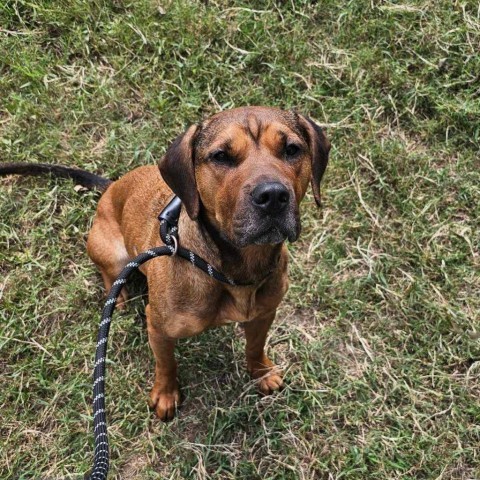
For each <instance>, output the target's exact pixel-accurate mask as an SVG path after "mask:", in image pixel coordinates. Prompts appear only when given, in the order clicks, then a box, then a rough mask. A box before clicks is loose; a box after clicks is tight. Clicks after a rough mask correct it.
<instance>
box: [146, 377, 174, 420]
mask: <svg viewBox="0 0 480 480" xmlns="http://www.w3.org/2000/svg"><path fill="white" fill-rule="evenodd" d="M148 404H149V406H150V408H151V409H153V410H155V414H156V415H157V417H158V418H159V419H160V420H162V421H163V422H168V421H169V420H172V419H173V417H175V412H176V410H177V407H178V406H179V405H180V391H179V390H178V386H175V387H173V388H171V389H165V388H160V387H157V386H156V385H154V387H153V388H152V390H151V392H150V399H149V402H148Z"/></svg>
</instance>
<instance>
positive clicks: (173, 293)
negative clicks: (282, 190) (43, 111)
mask: <svg viewBox="0 0 480 480" xmlns="http://www.w3.org/2000/svg"><path fill="white" fill-rule="evenodd" d="M278 112H281V111H279V110H275V109H259V108H258V107H256V108H252V109H250V110H248V112H247V113H248V115H246V116H245V114H243V116H242V115H241V112H239V111H238V110H233V111H232V112H231V113H230V116H229V112H224V113H223V114H221V116H220V117H219V118H220V120H221V122H220V125H221V128H220V127H219V128H218V130H215V129H214V130H213V134H211V137H210V138H207V139H203V140H202V142H201V144H199V145H198V147H197V155H198V156H199V158H201V156H202V155H203V152H205V151H206V150H207V149H210V150H211V149H212V148H213V147H215V144H218V145H220V144H222V142H223V141H225V140H226V139H227V140H229V141H230V142H231V149H232V151H234V152H235V154H236V155H237V156H238V158H242V163H241V164H240V165H239V166H238V167H237V168H235V169H225V168H223V169H222V168H219V167H217V166H216V165H215V164H214V163H212V162H200V161H199V162H198V163H197V164H196V167H195V178H196V184H197V185H196V187H195V188H197V189H198V192H199V196H200V199H201V203H202V205H203V208H204V209H205V212H206V216H207V218H208V219H209V221H211V222H212V224H213V225H215V227H217V228H218V229H219V230H220V231H224V232H228V233H231V232H232V228H233V227H232V224H231V222H232V218H233V215H232V212H233V211H234V210H235V209H236V208H237V206H238V205H237V204H239V202H240V201H242V196H244V195H245V192H244V190H245V188H244V186H245V185H247V184H248V182H254V181H256V179H257V178H260V177H261V176H265V175H270V176H274V177H275V178H278V179H281V180H282V181H283V182H286V183H288V184H289V185H291V186H292V189H293V191H294V193H295V201H296V203H297V204H299V203H300V201H301V199H302V198H303V196H304V195H305V191H306V189H307V187H308V183H309V181H310V177H311V161H312V158H311V156H312V155H313V154H312V152H310V153H308V154H305V155H304V157H305V158H303V157H302V159H301V160H300V161H298V162H297V163H295V165H291V164H288V163H286V162H285V161H283V160H282V159H281V158H279V157H280V153H279V148H280V147H279V142H280V141H281V138H279V133H278V132H279V131H282V132H285V134H286V135H289V136H290V137H293V138H296V139H297V140H298V141H299V142H302V143H305V140H303V139H302V138H299V134H298V132H297V131H293V130H292V129H290V128H289V127H288V125H286V123H285V121H281V120H283V117H282V118H281V119H280V120H279V118H278V116H279V115H280V114H279V113H278ZM216 118H217V116H216V117H213V118H212V119H211V120H209V121H207V122H206V124H208V122H215V121H216ZM239 118H246V121H245V122H244V124H243V125H242V124H241V121H240V120H239ZM210 131H212V130H210ZM259 157H261V158H262V162H261V166H259V164H258V159H259ZM256 162H257V163H256ZM242 187H243V189H242ZM171 198H172V191H171V190H170V188H169V187H168V185H167V184H166V183H165V182H164V180H163V179H162V177H161V175H160V173H159V170H158V168H157V167H155V166H145V167H140V168H137V169H135V170H133V171H131V172H129V173H127V174H126V175H125V176H123V177H122V178H120V179H119V180H118V181H116V182H114V183H113V184H112V185H111V186H110V187H109V188H108V189H107V190H106V192H105V193H104V194H103V196H102V198H101V199H100V202H99V205H98V210H97V214H96V217H95V220H94V223H93V227H92V230H91V232H90V235H89V238H88V253H89V255H90V257H91V258H92V260H93V261H94V262H95V263H96V264H97V266H98V267H99V269H100V271H101V273H102V276H103V280H104V283H105V287H106V288H107V289H109V288H110V286H111V284H112V283H113V281H114V279H115V278H116V276H117V275H118V273H119V272H120V270H121V269H122V267H123V266H124V265H125V264H126V263H128V259H129V258H132V257H134V256H136V255H137V254H138V253H140V252H142V251H145V250H147V249H148V248H150V247H156V246H159V245H161V244H162V242H161V240H160V237H159V231H158V228H159V223H158V220H157V216H158V214H159V212H160V211H161V210H162V209H163V208H164V207H165V205H166V204H167V203H168V201H169V200H170V199H171ZM187 213H189V212H187V211H186V209H185V208H184V209H182V213H181V216H180V221H179V233H180V243H181V245H182V246H184V247H186V248H188V249H191V250H193V251H194V252H195V253H196V254H198V255H199V256H201V257H203V258H204V259H205V260H206V261H207V262H209V263H211V264H212V265H214V266H215V267H216V268H217V269H219V270H221V271H222V272H223V273H224V274H226V275H228V276H230V277H232V278H235V279H239V280H246V281H253V282H254V284H253V285H251V286H241V287H234V286H228V285H225V284H222V283H220V282H218V281H216V280H214V279H212V278H209V277H208V275H206V274H205V273H204V272H202V271H201V270H199V269H197V268H195V267H193V266H192V265H191V264H190V263H189V262H187V261H185V260H183V259H181V258H177V257H161V258H157V259H153V260H151V261H149V262H147V263H146V264H144V265H143V266H142V267H141V271H142V272H143V273H144V274H145V275H146V277H147V281H148V290H149V304H148V306H147V312H146V313H147V325H148V335H149V342H150V345H151V348H152V351H153V354H154V356H155V360H156V368H155V383H154V386H153V389H152V391H151V393H150V404H151V406H152V407H153V408H155V411H156V414H157V415H158V416H159V417H160V418H161V419H163V420H168V419H171V418H173V416H174V414H175V410H176V406H177V404H178V402H179V399H180V395H179V386H178V382H177V366H176V361H175V358H174V347H175V341H176V339H178V338H183V337H189V336H192V335H196V334H199V333H201V332H202V331H204V330H205V329H207V328H211V327H216V326H220V325H225V324H227V323H229V322H242V323H244V324H245V335H246V356H247V367H248V370H249V372H250V374H251V375H252V377H253V378H256V379H259V380H258V386H259V389H260V391H261V392H263V393H264V394H268V393H271V392H273V391H275V390H278V389H279V388H280V387H281V386H282V383H283V382H282V378H281V374H280V372H278V370H277V369H275V368H274V365H273V363H272V362H271V361H270V360H269V359H268V357H267V356H266V355H265V352H264V346H265V340H266V337H267V333H268V329H269V327H270V325H271V323H272V321H273V319H274V317H275V312H276V309H277V307H278V305H279V303H280V301H281V299H282V298H283V296H284V294H285V292H286V290H287V287H288V280H287V260H288V258H287V251H286V247H285V246H284V245H248V246H246V247H244V248H242V249H240V253H239V258H236V259H235V260H234V261H232V262H222V260H221V259H222V258H223V257H222V253H224V252H220V251H219V249H218V247H217V245H216V243H215V242H214V241H212V240H211V239H210V238H209V237H208V235H206V233H205V231H204V230H202V228H201V227H200V224H199V222H198V221H196V220H192V219H191V218H190V217H189V216H188V214H187ZM277 262H278V263H277ZM272 264H273V265H274V266H275V269H274V270H273V272H272V273H270V274H269V275H267V274H268V272H269V269H270V268H271V266H272ZM126 298H127V293H126V291H125V290H124V291H123V292H122V298H121V299H120V303H121V302H123V301H125V300H126Z"/></svg>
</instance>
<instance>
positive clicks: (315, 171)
mask: <svg viewBox="0 0 480 480" xmlns="http://www.w3.org/2000/svg"><path fill="white" fill-rule="evenodd" d="M298 120H299V122H300V126H301V129H302V131H303V133H304V135H305V137H306V140H307V142H308V145H309V147H310V155H311V156H312V179H311V183H312V190H313V196H314V197H315V202H316V204H317V206H319V207H320V206H321V200H320V182H321V180H322V177H323V174H324V173H325V169H326V168H327V163H328V152H329V151H330V142H329V141H328V138H327V137H326V136H325V134H324V133H323V130H322V129H321V128H320V127H319V126H318V125H317V124H316V123H315V122H314V121H313V120H311V119H310V118H308V117H304V116H303V115H300V114H298Z"/></svg>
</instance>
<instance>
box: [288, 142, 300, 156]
mask: <svg viewBox="0 0 480 480" xmlns="http://www.w3.org/2000/svg"><path fill="white" fill-rule="evenodd" d="M298 152H300V147H299V146H298V145H296V144H295V143H289V144H287V145H285V155H287V157H294V156H295V155H297V154H298Z"/></svg>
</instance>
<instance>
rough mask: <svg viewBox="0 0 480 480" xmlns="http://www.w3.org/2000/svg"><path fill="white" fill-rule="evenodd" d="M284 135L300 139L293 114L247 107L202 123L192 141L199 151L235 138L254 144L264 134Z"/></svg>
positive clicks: (297, 125)
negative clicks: (289, 134) (240, 137)
mask: <svg viewBox="0 0 480 480" xmlns="http://www.w3.org/2000/svg"><path fill="white" fill-rule="evenodd" d="M266 132H269V134H272V133H274V134H280V135H282V134H288V133H289V132H290V133H292V134H295V135H296V136H298V137H301V138H303V137H304V132H303V131H302V128H301V126H300V124H299V121H298V115H297V114H296V113H295V112H290V111H284V110H280V109H275V108H261V107H257V108H255V107H248V108H237V109H234V110H228V111H225V112H221V113H217V114H216V115H214V116H213V117H211V118H209V119H208V120H206V121H204V122H203V123H202V124H201V126H200V131H199V133H198V135H197V138H196V139H195V146H196V147H197V148H199V149H203V148H209V147H211V146H212V145H213V144H215V143H217V142H221V141H222V140H233V139H234V137H238V134H242V133H243V134H244V135H242V136H245V138H246V139H248V140H251V141H253V142H255V143H258V142H259V141H260V139H261V137H262V136H263V134H264V133H266Z"/></svg>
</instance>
